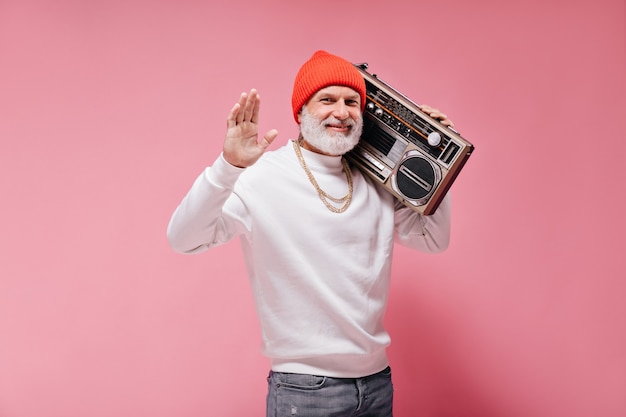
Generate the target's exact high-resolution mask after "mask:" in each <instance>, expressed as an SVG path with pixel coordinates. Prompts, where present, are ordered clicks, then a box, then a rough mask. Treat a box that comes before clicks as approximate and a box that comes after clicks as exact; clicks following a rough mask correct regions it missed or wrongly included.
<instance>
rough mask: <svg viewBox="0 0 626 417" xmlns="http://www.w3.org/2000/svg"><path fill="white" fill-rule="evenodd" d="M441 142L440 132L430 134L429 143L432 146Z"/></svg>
mask: <svg viewBox="0 0 626 417" xmlns="http://www.w3.org/2000/svg"><path fill="white" fill-rule="evenodd" d="M440 143H441V135H440V134H439V132H431V133H430V134H429V135H428V144H429V145H430V146H439V144H440Z"/></svg>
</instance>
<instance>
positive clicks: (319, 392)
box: [266, 367, 393, 417]
mask: <svg viewBox="0 0 626 417" xmlns="http://www.w3.org/2000/svg"><path fill="white" fill-rule="evenodd" d="M267 383H268V392H267V411H266V416H267V417H392V416H393V414H392V402H393V385H392V383H391V369H390V368H389V367H387V368H386V369H384V370H382V371H380V372H378V373H376V374H374V375H370V376H366V377H363V378H330V377H326V376H316V375H303V374H290V373H283V372H273V371H270V374H269V376H268V377H267Z"/></svg>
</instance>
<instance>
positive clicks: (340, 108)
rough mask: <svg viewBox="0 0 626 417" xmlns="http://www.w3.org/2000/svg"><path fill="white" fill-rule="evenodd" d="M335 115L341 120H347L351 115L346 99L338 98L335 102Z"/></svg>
mask: <svg viewBox="0 0 626 417" xmlns="http://www.w3.org/2000/svg"><path fill="white" fill-rule="evenodd" d="M333 116H335V117H336V118H337V119H339V120H345V119H347V118H348V117H349V116H350V112H349V111H348V106H347V105H346V102H345V101H344V100H337V102H336V103H335V108H334V110H333Z"/></svg>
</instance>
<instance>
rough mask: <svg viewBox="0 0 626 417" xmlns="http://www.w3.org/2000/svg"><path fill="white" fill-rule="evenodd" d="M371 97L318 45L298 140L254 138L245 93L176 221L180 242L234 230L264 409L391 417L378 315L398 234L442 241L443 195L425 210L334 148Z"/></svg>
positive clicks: (445, 233)
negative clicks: (262, 378) (258, 340)
mask: <svg viewBox="0 0 626 417" xmlns="http://www.w3.org/2000/svg"><path fill="white" fill-rule="evenodd" d="M365 94H366V90H365V82H364V80H363V77H362V76H361V75H360V73H359V72H358V71H357V69H356V68H355V67H354V66H353V65H352V64H351V63H349V62H348V61H346V60H344V59H343V58H340V57H338V56H335V55H332V54H329V53H327V52H325V51H317V52H316V53H315V54H313V56H312V57H311V58H310V59H309V60H308V61H307V62H305V63H304V65H303V66H302V67H301V69H300V70H299V72H298V74H297V76H296V79H295V82H294V89H293V96H292V107H293V115H294V119H295V120H296V122H297V123H298V124H300V136H299V138H298V140H290V141H289V142H288V143H287V144H286V145H284V146H282V147H280V148H279V149H277V150H275V151H272V152H265V150H266V149H267V147H268V146H269V145H270V144H271V143H272V142H273V141H274V139H275V138H276V137H277V135H278V132H277V131H276V130H270V131H268V132H267V133H265V135H264V136H263V137H262V138H260V139H259V137H258V116H259V103H260V99H259V95H258V93H257V92H256V91H255V90H251V91H250V92H249V93H248V94H246V93H243V94H242V95H241V96H240V98H239V101H238V102H237V103H236V104H235V105H234V107H233V108H232V109H231V111H230V114H229V115H228V119H227V126H228V127H227V133H226V139H225V142H224V147H223V152H222V154H221V155H220V156H219V157H218V158H217V160H216V161H215V162H214V164H213V165H212V166H211V167H209V168H206V169H205V170H204V172H202V174H201V175H200V176H199V177H198V178H197V179H196V181H195V182H194V184H193V186H192V188H191V190H190V191H189V192H188V194H187V195H186V196H185V198H184V199H183V201H182V202H181V203H180V205H179V206H178V208H177V209H176V211H175V212H174V214H173V216H172V218H171V220H170V224H169V227H168V239H169V242H170V245H171V246H172V247H173V249H174V250H176V251H178V252H182V253H198V252H202V251H204V250H207V249H209V248H211V247H214V246H217V245H221V244H224V243H226V242H228V241H230V240H231V239H233V238H235V237H239V238H240V240H241V244H242V249H243V252H244V255H245V260H246V266H247V268H248V272H249V279H250V285H251V286H252V290H253V294H254V299H255V304H256V309H257V313H258V316H259V319H260V324H261V330H262V336H263V345H262V346H263V347H262V350H263V353H264V354H265V355H267V356H268V357H269V358H270V360H271V371H270V375H269V377H268V395H267V415H268V416H291V415H297V416H320V417H321V416H323V417H328V416H363V417H364V416H372V417H385V416H391V415H392V398H393V387H392V383H391V371H390V368H389V363H388V360H387V356H386V352H385V350H386V347H387V346H388V344H389V335H388V334H387V332H386V331H385V329H384V327H383V316H384V312H385V308H386V304H387V295H388V289H389V277H390V269H391V259H392V252H393V245H394V241H395V242H398V243H400V244H403V245H406V246H409V247H411V248H414V249H416V250H421V251H424V252H430V253H434V252H439V251H443V250H444V249H446V247H447V245H448V241H449V234H450V202H449V197H446V198H445V199H444V200H443V202H442V204H441V205H440V206H439V209H438V210H437V211H436V212H435V213H434V214H433V215H431V216H422V215H420V214H418V213H416V212H415V211H413V210H411V209H409V208H406V207H404V206H403V205H402V204H400V203H399V202H398V201H397V200H396V199H395V198H394V197H393V196H392V195H391V194H390V193H388V192H387V191H385V190H384V189H383V188H382V187H380V186H379V185H377V184H375V183H374V182H373V181H372V180H370V179H369V178H367V177H366V176H364V175H363V174H362V173H361V172H360V171H359V170H358V169H355V168H353V167H350V166H349V165H348V163H347V162H346V160H345V159H344V158H343V157H342V155H343V154H344V153H346V152H348V151H349V150H350V149H352V148H353V147H354V146H355V145H356V144H357V142H358V140H359V137H360V135H361V130H362V126H363V120H362V114H363V110H364V106H365V99H366V96H365ZM423 109H424V110H426V111H428V112H429V113H430V114H431V116H432V117H436V118H439V119H440V120H442V121H443V122H444V123H445V124H448V125H450V124H451V123H450V121H449V120H448V119H447V118H446V116H445V115H443V114H441V113H439V112H438V111H437V110H435V109H430V108H429V107H427V106H424V107H423Z"/></svg>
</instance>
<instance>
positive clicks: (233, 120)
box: [226, 103, 241, 128]
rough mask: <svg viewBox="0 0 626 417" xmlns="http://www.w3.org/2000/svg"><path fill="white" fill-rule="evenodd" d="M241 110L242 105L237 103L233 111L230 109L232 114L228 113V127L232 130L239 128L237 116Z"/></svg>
mask: <svg viewBox="0 0 626 417" xmlns="http://www.w3.org/2000/svg"><path fill="white" fill-rule="evenodd" d="M240 109H241V105H240V104H239V103H235V105H234V106H233V108H232V109H230V113H228V117H227V118H226V127H227V128H231V127H235V126H237V116H238V114H239V110H240Z"/></svg>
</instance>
